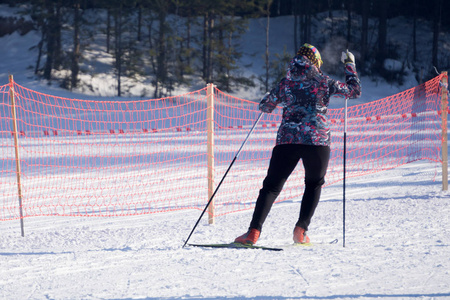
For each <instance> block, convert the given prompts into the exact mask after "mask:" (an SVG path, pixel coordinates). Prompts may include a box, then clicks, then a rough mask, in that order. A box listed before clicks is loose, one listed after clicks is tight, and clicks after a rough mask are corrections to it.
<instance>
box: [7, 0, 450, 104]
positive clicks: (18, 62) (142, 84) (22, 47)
mask: <svg viewBox="0 0 450 300" xmlns="http://www.w3.org/2000/svg"><path fill="white" fill-rule="evenodd" d="M0 7H1V10H0V14H1V15H2V16H5V17H8V16H14V15H16V14H17V11H18V8H10V7H8V6H7V5H1V6H0ZM344 15H345V12H339V11H337V12H334V17H335V20H334V22H335V23H336V22H342V18H343V16H344ZM293 22H294V19H293V17H291V16H289V17H278V18H272V19H271V23H270V35H269V42H270V54H271V59H275V57H276V55H280V54H282V53H283V52H287V53H294V51H295V50H294V44H293V30H291V28H293ZM313 22H314V24H315V26H316V28H317V32H316V36H315V39H317V40H321V41H324V40H325V41H326V42H325V43H326V44H325V46H324V47H323V49H321V48H320V49H319V50H320V51H321V52H322V56H323V57H324V61H325V62H328V63H329V64H339V63H338V61H339V58H340V51H341V50H339V49H343V48H342V47H343V45H342V43H340V42H339V40H337V41H335V40H333V41H331V40H330V41H328V40H327V39H328V38H327V34H328V32H327V30H328V29H327V28H328V26H329V24H328V23H329V19H327V14H326V13H324V14H319V15H317V16H316V18H314V20H313ZM371 22H372V23H375V20H373V21H371ZM372 25H373V26H374V24H372ZM265 26H266V20H265V19H253V20H250V23H249V29H248V30H247V32H246V33H244V35H243V36H242V39H241V41H240V42H239V48H240V50H241V51H242V53H243V56H242V58H241V62H240V65H241V66H242V67H241V69H240V71H239V72H241V73H242V74H243V75H244V76H246V77H248V78H250V77H258V76H260V75H262V74H264V72H265V70H264V57H263V55H264V51H265V42H266V41H265ZM430 26H431V24H429V23H428V22H421V23H420V24H419V26H418V29H417V30H418V35H419V39H418V41H417V43H418V45H419V50H418V55H419V56H420V66H421V67H424V68H425V69H426V70H429V69H430V68H431V54H430V53H431V41H432V32H431V27H430ZM389 27H390V30H389V36H388V38H389V40H391V41H392V43H393V44H394V45H395V46H396V47H398V51H400V52H402V53H407V54H408V55H410V52H411V51H410V48H411V44H410V43H411V36H410V35H411V32H412V24H411V22H410V21H409V20H407V19H405V18H394V19H391V20H389ZM448 37H449V35H448V34H447V33H442V38H441V45H442V47H441V49H442V51H443V54H442V57H443V58H444V59H445V57H447V56H448V54H447V52H446V51H445V49H447V48H448V47H450V44H449V43H448V40H449V39H448ZM39 41H40V34H39V33H38V32H37V31H31V32H29V33H28V34H26V35H24V36H21V35H20V34H19V33H18V32H15V33H13V34H10V35H6V36H3V37H1V38H0V42H1V44H2V47H1V48H0V57H1V60H0V85H3V84H6V83H8V75H9V74H12V75H14V79H15V81H16V82H17V83H19V84H20V85H22V86H25V87H27V88H30V89H33V90H38V91H40V92H43V93H49V94H52V95H56V96H63V97H68V98H78V99H86V98H88V99H102V97H103V99H104V97H107V98H108V99H111V98H114V97H115V95H116V94H117V92H116V78H115V75H114V70H113V68H112V66H113V64H114V62H113V58H112V56H111V55H110V54H108V53H105V52H104V47H103V46H102V45H103V44H102V43H104V35H102V34H98V37H97V39H96V40H95V41H96V42H94V43H92V45H91V47H90V48H89V51H86V53H85V57H84V63H83V65H84V67H83V69H85V70H86V69H87V70H90V72H89V73H86V72H84V73H83V74H82V75H81V78H80V80H81V85H80V88H78V89H77V90H75V91H74V92H73V93H71V92H68V91H67V90H63V89H61V88H60V87H59V86H58V82H56V81H54V82H53V83H52V85H50V86H49V85H47V83H46V82H45V81H44V80H40V79H39V78H37V77H36V76H35V75H34V72H33V71H34V66H35V64H36V59H37V48H36V45H37V44H38V43H39ZM349 50H351V51H353V50H352V49H349ZM355 55H356V58H357V60H356V65H357V67H358V55H359V54H358V53H357V52H355ZM402 64H406V72H407V75H406V77H405V83H404V85H402V86H398V84H395V83H387V82H386V81H385V80H383V79H380V78H376V77H371V78H369V77H363V78H362V84H363V95H362V97H361V99H358V100H356V102H353V104H357V103H364V102H368V101H373V100H376V99H380V98H383V97H386V96H388V95H392V94H395V93H397V92H399V91H403V90H406V89H408V88H411V87H414V86H416V85H417V84H418V83H417V80H416V78H415V76H416V74H415V73H414V72H413V70H412V66H411V62H410V60H409V59H408V60H404V61H396V60H392V59H391V60H387V61H386V67H387V68H397V67H398V66H399V65H402ZM107 66H109V67H107ZM56 75H57V76H63V75H64V74H56ZM334 77H336V79H340V80H343V73H342V75H341V76H340V77H339V76H334ZM150 82H151V80H150V78H142V80H140V81H131V80H127V79H124V80H123V84H124V86H126V87H127V88H126V89H125V88H124V90H126V91H125V93H126V96H127V97H132V98H139V97H142V95H143V94H146V95H152V90H153V87H152V86H151V84H150ZM198 82H200V81H198ZM203 87H204V85H203V84H202V83H197V84H195V85H193V86H190V87H184V88H181V89H179V90H177V91H175V92H174V93H173V94H174V95H177V94H182V93H185V92H190V91H193V90H196V89H200V88H203ZM233 95H234V96H237V97H239V98H243V99H248V100H259V99H260V97H261V91H260V87H259V86H256V87H254V88H245V89H244V88H241V89H239V90H237V91H235V92H234V93H233ZM99 97H100V98H99ZM150 97H151V96H147V97H144V98H146V99H149V98H150ZM341 104H342V103H341ZM341 104H339V100H337V103H332V104H331V105H332V106H333V105H338V106H339V105H341Z"/></svg>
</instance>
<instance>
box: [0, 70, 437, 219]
mask: <svg viewBox="0 0 450 300" xmlns="http://www.w3.org/2000/svg"><path fill="white" fill-rule="evenodd" d="M441 77H442V75H441V76H438V77H436V78H434V79H432V80H430V81H428V82H426V83H424V84H422V85H419V86H417V87H415V88H412V89H409V90H407V91H405V92H402V93H399V94H396V95H393V96H390V97H387V98H384V99H381V100H378V101H375V102H370V103H367V104H362V105H356V106H350V107H349V109H348V128H347V160H346V168H347V176H348V177H352V176H361V175H364V174H368V173H372V172H379V171H382V170H386V169H390V168H394V167H397V166H400V165H402V164H406V163H409V162H413V161H417V160H422V159H428V160H431V161H434V162H440V161H441V151H440V150H441V149H440V147H441V134H442V133H441V120H440V115H439V112H440V93H439V92H440V88H439V87H440V86H439V83H440V80H441ZM11 88H12V89H13V91H14V96H15V97H14V98H15V103H16V105H15V106H16V107H15V108H16V116H17V126H18V129H17V131H18V153H19V161H20V167H21V170H20V179H21V186H20V188H21V195H20V196H21V198H22V210H23V216H24V217H31V216H52V215H55V216H56V215H57V216H124V215H137V214H149V213H157V212H166V211H173V210H181V209H201V210H202V209H203V208H204V206H205V205H206V203H207V201H208V200H209V199H208V163H207V161H208V153H207V143H208V141H207V122H208V118H207V101H206V98H207V89H206V88H205V89H201V90H198V91H195V92H192V93H188V94H184V95H180V96H175V97H168V98H162V99H153V100H140V101H87V100H78V99H67V98H61V97H55V96H50V95H45V94H41V93H38V92H35V91H32V90H29V89H26V88H24V87H22V86H20V85H17V84H15V83H13V84H12V85H5V86H1V87H0V95H1V97H2V101H1V103H0V115H1V121H0V145H1V148H0V161H1V165H2V168H1V170H0V199H1V202H0V220H11V219H17V218H20V214H19V201H18V198H19V191H18V183H17V171H16V156H15V142H14V129H13V115H12V113H11V111H12V109H11V108H12V104H11V103H12V102H11V99H10V89H11ZM214 101H215V104H214V154H213V155H214V180H215V184H216V185H217V183H218V182H219V181H220V179H221V178H222V176H223V174H224V172H225V171H226V169H227V168H228V166H229V164H230V162H231V161H232V160H233V158H234V156H235V154H236V152H237V150H238V149H239V147H240V146H241V144H242V143H243V141H244V140H245V138H246V136H247V134H248V132H249V129H250V128H251V126H252V125H253V124H254V122H255V120H256V119H257V117H258V115H259V111H258V103H255V102H251V101H247V100H243V99H239V98H236V97H232V96H230V95H227V94H225V93H223V92H221V91H220V90H218V89H215V90H214ZM328 116H329V119H330V120H331V123H332V154H331V161H330V165H329V168H328V174H327V178H326V181H327V184H328V185H330V184H334V183H336V182H339V181H341V180H342V178H343V159H342V158H343V130H344V118H345V117H344V109H330V110H329V114H328ZM280 119H281V110H280V109H277V110H275V111H274V112H273V113H272V114H264V115H263V117H262V119H261V121H260V122H259V124H258V126H257V128H256V129H255V131H254V132H253V133H252V135H251V136H250V138H249V140H248V142H247V144H246V145H245V147H244V148H243V150H242V152H241V154H240V155H239V157H238V159H237V160H236V162H235V163H234V165H233V168H232V169H231V171H230V172H229V174H228V176H227V178H226V179H225V181H224V183H223V184H222V186H221V188H220V190H219V192H218V193H217V195H216V197H215V207H216V209H215V215H216V216H219V215H224V214H228V213H231V212H236V211H240V210H245V209H249V208H252V207H253V206H254V203H255V200H256V197H257V195H258V192H259V189H260V187H261V184H262V180H263V179H264V177H265V174H266V171H267V167H268V161H269V159H270V155H271V151H272V148H273V146H274V143H275V136H276V131H277V128H278V124H279V123H280ZM302 193H303V170H302V167H301V164H299V166H298V167H297V170H296V171H295V173H294V174H292V176H291V178H290V179H289V180H288V182H287V183H286V185H285V188H284V190H283V192H282V193H281V195H280V197H279V199H278V202H280V201H285V200H287V199H300V198H301V195H302Z"/></svg>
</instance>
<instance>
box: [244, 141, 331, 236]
mask: <svg viewBox="0 0 450 300" xmlns="http://www.w3.org/2000/svg"><path fill="white" fill-rule="evenodd" d="M300 159H301V160H302V162H303V166H304V169H305V190H304V193H303V198H302V203H301V207H300V216H299V219H298V221H297V223H296V226H300V227H302V228H304V229H305V230H308V226H309V224H310V222H311V218H312V216H313V215H314V211H315V209H316V207H317V204H318V203H319V199H320V192H321V190H322V185H323V184H324V183H325V174H326V172H327V167H328V161H329V159H330V147H329V146H311V145H297V144H286V145H277V146H275V147H274V148H273V151H272V157H271V159H270V164H269V169H268V171H267V176H266V178H265V179H264V181H263V187H262V189H261V190H260V191H259V196H258V199H257V200H256V207H255V211H254V212H253V218H252V221H251V223H250V229H251V228H255V229H258V230H261V229H262V226H263V224H264V221H265V220H266V217H267V215H268V214H269V211H270V209H271V208H272V204H273V203H274V202H275V199H276V198H277V197H278V195H279V194H280V192H281V190H282V189H283V186H284V184H285V182H286V180H287V179H288V178H289V176H290V175H291V173H292V171H293V170H294V169H295V167H296V166H297V164H298V162H299V160H300Z"/></svg>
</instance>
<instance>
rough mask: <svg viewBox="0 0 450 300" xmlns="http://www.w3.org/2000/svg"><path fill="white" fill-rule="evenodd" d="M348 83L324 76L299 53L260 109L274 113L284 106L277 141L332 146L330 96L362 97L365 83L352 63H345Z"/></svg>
mask: <svg viewBox="0 0 450 300" xmlns="http://www.w3.org/2000/svg"><path fill="white" fill-rule="evenodd" d="M345 77H346V83H342V82H339V81H337V80H334V79H331V78H330V77H328V76H326V75H323V74H322V72H320V71H319V69H317V67H316V66H314V65H313V64H312V63H311V61H310V60H309V59H308V58H306V57H305V56H295V57H294V58H293V59H292V60H291V62H290V64H289V68H288V71H287V74H286V77H285V78H283V79H282V80H281V81H280V82H279V83H278V85H277V86H276V87H275V88H274V89H272V90H271V91H270V92H269V93H267V94H266V95H265V96H264V97H263V99H262V100H261V103H260V104H259V109H260V110H261V111H263V112H265V113H271V112H272V111H273V110H274V109H275V108H276V107H277V105H278V104H280V105H281V106H283V119H282V121H281V125H280V127H279V129H278V134H277V140H276V144H277V145H281V144H304V145H315V146H330V142H331V135H330V125H329V122H328V118H327V107H328V104H329V102H330V97H331V96H333V95H335V96H340V97H347V98H351V99H353V98H358V97H359V96H360V95H361V83H360V80H359V78H358V74H357V73H356V67H355V65H354V64H352V63H347V64H346V65H345Z"/></svg>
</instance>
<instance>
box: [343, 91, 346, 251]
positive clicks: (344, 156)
mask: <svg viewBox="0 0 450 300" xmlns="http://www.w3.org/2000/svg"><path fill="white" fill-rule="evenodd" d="M346 161H347V97H345V116H344V155H343V164H344V181H343V201H342V215H343V216H342V222H343V226H342V230H343V237H342V246H343V247H345V177H346Z"/></svg>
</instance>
